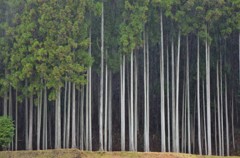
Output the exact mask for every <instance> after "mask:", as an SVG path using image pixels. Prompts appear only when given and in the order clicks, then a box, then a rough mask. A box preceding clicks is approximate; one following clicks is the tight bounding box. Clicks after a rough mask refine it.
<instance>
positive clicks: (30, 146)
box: [28, 94, 33, 150]
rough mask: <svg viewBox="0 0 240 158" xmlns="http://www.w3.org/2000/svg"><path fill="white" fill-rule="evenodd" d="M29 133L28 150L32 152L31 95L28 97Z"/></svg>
mask: <svg viewBox="0 0 240 158" xmlns="http://www.w3.org/2000/svg"><path fill="white" fill-rule="evenodd" d="M28 127H29V129H28V131H29V133H28V150H32V149H33V148H32V139H33V95H32V94H31V96H30V108H29V126H28Z"/></svg>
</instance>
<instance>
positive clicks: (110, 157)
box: [0, 149, 240, 158]
mask: <svg viewBox="0 0 240 158" xmlns="http://www.w3.org/2000/svg"><path fill="white" fill-rule="evenodd" d="M0 158H222V156H221V157H219V156H200V155H191V154H181V153H159V152H149V153H144V152H99V151H96V152H89V151H80V150H78V149H59V150H39V151H2V152H0ZM229 158H240V157H239V156H231V157H229Z"/></svg>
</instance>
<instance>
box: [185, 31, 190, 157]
mask: <svg viewBox="0 0 240 158" xmlns="http://www.w3.org/2000/svg"><path fill="white" fill-rule="evenodd" d="M186 43H187V54H186V55H187V65H186V68H187V71H186V81H187V117H188V153H191V122H190V119H191V114H190V92H189V91H190V88H189V48H188V47H189V45H188V36H187V38H186Z"/></svg>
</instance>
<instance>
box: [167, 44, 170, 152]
mask: <svg viewBox="0 0 240 158" xmlns="http://www.w3.org/2000/svg"><path fill="white" fill-rule="evenodd" d="M170 125H171V122H170V99H169V51H168V47H167V126H168V130H167V131H168V134H167V138H168V143H167V145H168V152H170V151H171V142H170V137H171V136H170Z"/></svg>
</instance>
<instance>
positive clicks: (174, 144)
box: [171, 38, 176, 152]
mask: <svg viewBox="0 0 240 158" xmlns="http://www.w3.org/2000/svg"><path fill="white" fill-rule="evenodd" d="M174 54H175V53H174V41H173V38H172V41H171V57H172V58H171V67H172V76H171V77H172V84H171V85H172V151H174V152H175V151H176V135H175V131H176V110H175V64H174V63H175V55H174Z"/></svg>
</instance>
